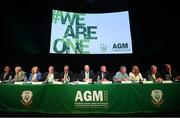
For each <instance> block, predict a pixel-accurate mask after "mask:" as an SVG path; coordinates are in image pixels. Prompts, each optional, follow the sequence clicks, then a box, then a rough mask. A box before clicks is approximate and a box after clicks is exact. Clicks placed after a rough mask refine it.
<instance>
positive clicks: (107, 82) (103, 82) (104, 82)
mask: <svg viewBox="0 0 180 118" xmlns="http://www.w3.org/2000/svg"><path fill="white" fill-rule="evenodd" d="M101 84H112V81H102V82H101Z"/></svg>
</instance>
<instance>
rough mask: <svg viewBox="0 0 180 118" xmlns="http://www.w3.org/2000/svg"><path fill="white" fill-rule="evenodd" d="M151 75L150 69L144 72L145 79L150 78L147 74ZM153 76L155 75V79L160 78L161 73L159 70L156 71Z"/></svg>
mask: <svg viewBox="0 0 180 118" xmlns="http://www.w3.org/2000/svg"><path fill="white" fill-rule="evenodd" d="M151 75H152V74H151V72H150V71H147V72H146V75H145V76H146V79H147V80H150V79H149V76H151ZM155 76H156V79H157V78H162V76H161V74H160V73H159V72H157V73H156V74H155Z"/></svg>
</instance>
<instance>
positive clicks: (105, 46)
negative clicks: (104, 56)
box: [100, 44, 107, 52]
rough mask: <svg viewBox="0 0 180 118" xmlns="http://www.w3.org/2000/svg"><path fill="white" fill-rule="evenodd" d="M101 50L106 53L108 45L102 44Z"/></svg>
mask: <svg viewBox="0 0 180 118" xmlns="http://www.w3.org/2000/svg"><path fill="white" fill-rule="evenodd" d="M100 49H101V51H103V52H106V50H107V44H100Z"/></svg>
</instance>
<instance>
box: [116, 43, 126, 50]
mask: <svg viewBox="0 0 180 118" xmlns="http://www.w3.org/2000/svg"><path fill="white" fill-rule="evenodd" d="M127 49H128V43H114V44H113V51H122V50H127Z"/></svg>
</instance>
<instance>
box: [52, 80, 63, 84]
mask: <svg viewBox="0 0 180 118" xmlns="http://www.w3.org/2000/svg"><path fill="white" fill-rule="evenodd" d="M52 84H62V82H58V81H53V82H52Z"/></svg>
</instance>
